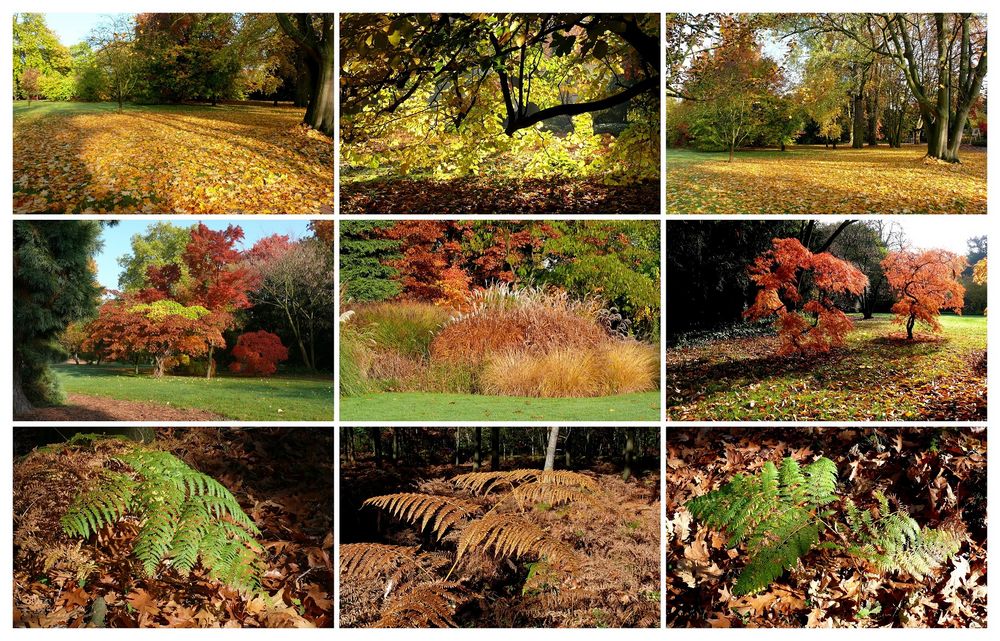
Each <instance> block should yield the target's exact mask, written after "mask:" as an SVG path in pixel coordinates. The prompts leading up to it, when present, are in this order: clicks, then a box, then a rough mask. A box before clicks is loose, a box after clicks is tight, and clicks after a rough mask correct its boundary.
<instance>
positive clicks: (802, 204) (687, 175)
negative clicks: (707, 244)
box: [666, 145, 986, 216]
mask: <svg viewBox="0 0 1000 641" xmlns="http://www.w3.org/2000/svg"><path fill="white" fill-rule="evenodd" d="M926 153H927V149H926V146H920V145H905V146H903V147H902V148H900V149H890V148H889V147H886V146H880V147H877V148H874V149H872V148H869V147H865V148H863V149H851V148H849V147H848V148H843V147H841V148H838V149H836V150H833V149H825V148H823V147H792V148H789V149H788V150H787V151H785V152H780V151H746V152H738V153H737V154H736V159H735V160H734V161H733V162H732V163H730V162H728V158H729V156H728V154H722V153H700V152H694V151H687V150H677V149H669V150H667V191H666V210H667V213H668V214H805V215H810V216H812V215H815V214H985V213H986V150H985V149H984V148H977V147H968V148H965V147H963V148H962V150H961V152H960V154H959V157H960V158H961V160H962V162H961V164H948V163H941V162H937V161H931V160H928V159H925V155H926Z"/></svg>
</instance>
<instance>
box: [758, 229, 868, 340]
mask: <svg viewBox="0 0 1000 641" xmlns="http://www.w3.org/2000/svg"><path fill="white" fill-rule="evenodd" d="M749 274H750V280H752V281H753V282H754V283H755V284H756V285H757V286H758V287H759V288H760V289H759V290H758V292H757V297H756V299H755V300H754V304H753V305H752V306H751V307H750V308H749V309H747V310H746V311H745V312H744V313H743V316H744V318H749V319H751V320H759V319H762V318H770V317H772V316H774V317H776V320H775V326H776V327H777V329H778V337H779V339H780V343H779V346H778V354H779V355H781V356H786V355H789V354H800V355H807V354H818V353H822V352H827V351H829V350H830V348H831V347H835V346H839V345H843V344H844V341H845V339H846V338H847V333H848V332H849V331H850V330H851V328H852V327H853V324H852V323H851V319H849V318H848V317H847V315H846V314H844V312H843V311H841V310H840V308H838V307H837V305H836V302H835V300H834V297H835V296H837V295H844V294H852V295H855V296H857V295H859V294H861V293H862V292H863V291H864V289H865V287H867V286H868V277H867V276H865V275H864V273H862V271H861V270H860V269H858V268H857V267H855V266H854V265H852V264H851V263H849V262H847V261H846V260H842V259H840V258H837V257H836V256H834V255H833V254H831V253H829V252H822V253H819V254H814V253H812V252H811V251H809V250H808V249H807V248H806V247H804V246H803V245H802V243H800V242H799V241H798V240H797V239H795V238H774V239H772V241H771V249H769V250H767V251H766V252H764V253H763V254H761V255H760V256H758V257H757V258H756V260H754V262H753V264H752V265H751V266H750V268H749ZM806 274H809V275H810V276H811V280H812V287H811V288H809V289H810V291H811V292H812V293H813V295H814V297H812V298H810V300H807V301H805V303H804V304H802V305H801V312H799V311H797V310H796V309H795V308H796V307H797V306H799V304H801V303H803V293H802V292H801V291H800V284H801V282H802V279H803V277H804V276H805V275H806Z"/></svg>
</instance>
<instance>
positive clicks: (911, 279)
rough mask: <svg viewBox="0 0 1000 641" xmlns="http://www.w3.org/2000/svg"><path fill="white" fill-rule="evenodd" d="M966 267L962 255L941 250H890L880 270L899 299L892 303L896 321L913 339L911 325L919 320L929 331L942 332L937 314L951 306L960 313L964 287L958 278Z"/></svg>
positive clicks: (951, 308)
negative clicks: (904, 327) (903, 326)
mask: <svg viewBox="0 0 1000 641" xmlns="http://www.w3.org/2000/svg"><path fill="white" fill-rule="evenodd" d="M967 266H968V261H966V259H965V257H964V256H959V255H958V254H955V253H953V252H950V251H946V250H944V249H927V250H924V251H919V252H918V251H912V250H906V251H898V252H890V253H889V255H888V256H886V257H885V259H884V260H883V261H882V270H883V271H884V272H885V277H886V280H887V281H888V282H889V286H890V287H891V288H892V290H893V292H895V293H896V295H897V296H899V300H898V301H896V304H895V305H893V306H892V313H893V314H895V315H896V322H898V323H901V324H903V325H905V326H906V338H907V339H909V340H913V327H914V326H915V325H916V324H917V322H920V323H922V324H924V325H926V326H927V327H928V328H929V329H930V330H931V331H932V332H940V331H941V323H939V322H938V316H940V315H941V311H942V310H946V309H950V310H952V311H954V312H955V313H957V314H961V313H962V306H963V304H964V302H965V300H964V299H965V287H963V286H962V283H960V282H959V281H958V279H959V277H960V276H961V275H962V271H963V270H964V269H965V268H966V267H967Z"/></svg>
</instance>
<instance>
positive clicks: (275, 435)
mask: <svg viewBox="0 0 1000 641" xmlns="http://www.w3.org/2000/svg"><path fill="white" fill-rule="evenodd" d="M55 429H56V428H18V429H17V430H16V433H15V437H14V451H15V455H16V456H19V455H23V454H25V450H28V449H30V448H31V447H33V446H34V445H35V444H38V443H45V442H54V441H58V440H60V438H59V437H58V436H56V435H55V434H56V432H55V431H54V430H55ZM333 443H334V441H333V430H330V429H328V428H250V427H246V428H216V427H199V428H157V436H156V441H155V444H156V447H159V448H161V449H164V450H168V451H170V452H172V453H173V454H175V455H176V456H178V457H180V458H182V459H184V460H185V461H186V462H187V463H188V464H189V465H191V466H192V467H194V468H195V469H197V470H199V471H201V472H204V473H206V474H209V475H211V476H213V477H214V478H215V479H217V480H218V481H220V482H221V483H223V484H224V485H225V486H226V487H228V488H229V489H230V490H231V491H232V492H233V494H234V495H235V496H236V498H237V500H239V502H240V504H241V505H242V507H243V509H244V511H245V512H246V513H247V514H248V515H249V516H250V517H251V518H252V519H253V520H254V522H255V523H256V524H257V526H258V527H259V528H260V529H261V531H262V534H261V536H260V537H258V540H259V541H260V542H261V544H262V545H263V546H264V547H265V549H266V551H267V557H266V566H267V570H266V572H265V574H264V579H263V585H264V592H263V593H262V594H261V595H259V596H255V597H246V596H242V595H240V594H238V593H237V592H235V591H233V590H231V589H229V588H227V587H225V586H223V585H221V584H219V583H218V582H216V581H213V580H210V579H209V578H208V577H207V575H206V574H205V572H204V570H202V569H201V567H200V566H198V567H197V568H196V569H195V570H194V571H193V572H192V573H191V575H190V577H188V578H183V577H181V576H179V575H178V574H177V573H176V572H173V571H171V570H169V569H162V568H161V570H160V573H159V575H157V576H156V577H154V578H144V577H143V575H142V571H141V564H139V562H138V561H136V560H135V559H134V558H132V556H131V549H132V543H133V538H134V537H135V534H136V533H137V530H138V526H137V524H136V523H135V522H134V521H130V520H129V519H125V520H123V521H121V522H120V523H119V524H118V526H117V527H115V528H108V527H105V528H104V529H103V530H102V531H101V532H100V533H99V534H98V535H97V537H94V538H91V539H90V540H87V541H81V540H80V539H71V538H69V537H67V536H65V535H64V534H62V531H61V529H60V527H59V518H60V517H61V516H62V514H63V513H64V511H65V509H66V508H67V506H68V505H69V504H70V502H71V501H72V500H73V499H74V497H75V496H76V494H77V493H78V492H79V491H80V489H81V488H82V487H85V486H86V484H87V482H88V481H89V480H91V479H93V478H94V477H95V475H96V474H98V472H99V471H100V469H101V467H102V465H103V464H104V463H105V461H107V459H109V458H111V457H113V456H114V455H115V453H116V452H117V451H118V448H120V447H121V445H120V444H118V442H116V441H113V440H110V441H103V442H101V443H100V444H99V445H97V446H96V447H95V448H93V449H61V450H59V451H57V452H45V451H41V450H35V451H32V452H30V453H28V454H27V455H26V456H21V457H20V458H16V459H15V462H14V625H15V626H19V627H20V626H27V627H88V624H90V623H91V621H92V620H93V615H94V609H95V607H99V606H98V604H99V603H100V602H101V601H100V600H102V599H103V603H104V604H105V605H106V606H107V615H106V620H105V625H106V626H107V627H137V626H141V627H189V628H190V627H332V626H333V603H334V601H333V598H334V597H333V556H334V555H333V546H334V537H333V474H334V472H333V465H334V458H333V457H334V452H333V449H334V445H333Z"/></svg>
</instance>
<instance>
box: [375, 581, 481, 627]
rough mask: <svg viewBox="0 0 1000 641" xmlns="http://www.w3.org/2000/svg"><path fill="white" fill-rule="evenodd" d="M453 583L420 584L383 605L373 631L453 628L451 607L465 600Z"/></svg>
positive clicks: (453, 614)
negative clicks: (379, 629) (375, 629)
mask: <svg viewBox="0 0 1000 641" xmlns="http://www.w3.org/2000/svg"><path fill="white" fill-rule="evenodd" d="M460 587H461V586H460V585H459V584H458V583H455V582H447V581H434V582H431V583H423V584H421V585H418V586H416V587H415V588H413V589H412V590H410V591H408V592H406V593H405V594H401V595H400V596H398V597H396V598H395V599H393V600H392V601H390V602H389V603H387V604H386V605H385V607H384V608H383V611H382V618H380V619H379V620H378V621H377V622H376V623H375V627H376V628H455V627H458V625H457V624H456V623H455V619H454V616H455V608H457V607H458V605H459V604H460V603H462V602H463V601H464V600H465V599H464V598H463V597H462V596H461V595H460V594H459V593H458V589H459V588H460Z"/></svg>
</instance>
